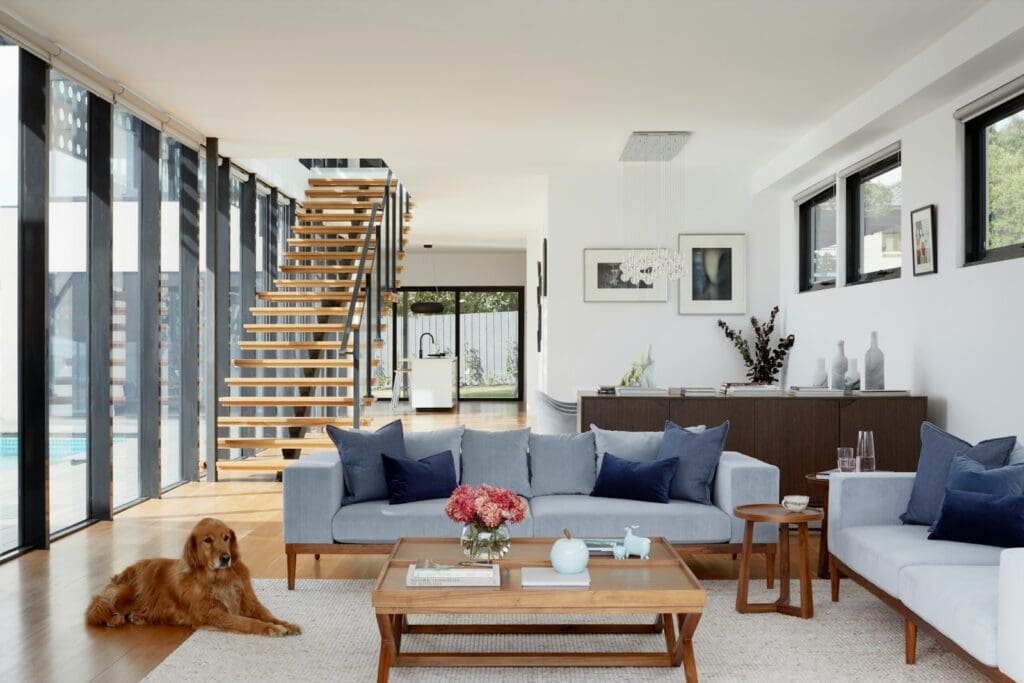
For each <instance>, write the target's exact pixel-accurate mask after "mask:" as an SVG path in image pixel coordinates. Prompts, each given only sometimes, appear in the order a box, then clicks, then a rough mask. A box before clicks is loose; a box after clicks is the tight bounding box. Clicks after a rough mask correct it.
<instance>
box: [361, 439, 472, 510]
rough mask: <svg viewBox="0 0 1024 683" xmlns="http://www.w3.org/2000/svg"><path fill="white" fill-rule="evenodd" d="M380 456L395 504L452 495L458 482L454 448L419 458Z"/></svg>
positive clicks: (389, 497)
mask: <svg viewBox="0 0 1024 683" xmlns="http://www.w3.org/2000/svg"><path fill="white" fill-rule="evenodd" d="M380 457H381V459H382V460H383V462H384V478H385V480H387V483H388V502H389V503H391V504H392V505H402V504H403V503H412V502H415V501H417V500H431V499H433V498H442V497H445V496H450V495H451V494H452V491H454V490H455V487H456V486H458V482H457V481H456V479H455V461H454V459H453V458H452V452H451V451H445V452H444V453H438V454H437V455H431V456H430V457H427V458H420V459H419V460H411V459H409V458H392V457H391V456H389V455H382V456H380Z"/></svg>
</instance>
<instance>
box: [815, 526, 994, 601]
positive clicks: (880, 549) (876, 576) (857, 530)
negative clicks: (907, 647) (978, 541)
mask: <svg viewBox="0 0 1024 683" xmlns="http://www.w3.org/2000/svg"><path fill="white" fill-rule="evenodd" d="M828 547H829V551H831V552H832V554H833V555H835V556H836V557H837V558H839V561H840V562H842V563H843V564H845V565H846V566H847V567H849V568H850V569H852V570H853V571H855V572H857V573H858V574H860V575H861V576H863V577H864V578H865V579H867V580H868V581H870V582H871V583H873V584H875V585H876V586H878V587H879V588H881V589H882V590H884V591H885V592H886V593H888V594H889V595H894V596H896V597H900V596H899V593H898V591H899V585H898V577H899V574H900V570H902V569H903V568H904V567H910V566H914V565H921V564H928V565H930V564H951V563H956V564H969V565H998V564H999V553H1000V551H1002V548H996V547H993V546H989V545H973V544H970V543H956V542H955V541H930V540H928V527H924V526H919V525H916V524H912V525H885V526H852V527H845V528H843V529H842V530H841V531H839V533H837V534H830V535H829V537H828Z"/></svg>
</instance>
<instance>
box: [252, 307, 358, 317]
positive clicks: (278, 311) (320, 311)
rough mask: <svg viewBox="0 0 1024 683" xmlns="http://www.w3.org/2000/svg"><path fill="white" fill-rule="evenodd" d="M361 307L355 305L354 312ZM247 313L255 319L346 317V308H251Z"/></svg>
mask: <svg viewBox="0 0 1024 683" xmlns="http://www.w3.org/2000/svg"><path fill="white" fill-rule="evenodd" d="M362 307H363V305H362V304H356V311H359V310H360V309H361V308H362ZM249 312H250V313H252V314H253V315H254V316H256V317H258V318H259V317H267V318H272V317H285V316H296V317H305V316H309V317H313V316H316V317H321V316H331V315H348V306H295V307H291V308H288V307H284V306H282V307H277V306H252V307H251V308H250V309H249Z"/></svg>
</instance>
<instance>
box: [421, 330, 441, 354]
mask: <svg viewBox="0 0 1024 683" xmlns="http://www.w3.org/2000/svg"><path fill="white" fill-rule="evenodd" d="M424 337H430V343H431V344H436V343H437V342H436V341H435V340H434V335H432V334H430V333H429V332H424V333H423V334H421V335H420V344H419V346H420V358H423V338H424Z"/></svg>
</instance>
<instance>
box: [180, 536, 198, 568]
mask: <svg viewBox="0 0 1024 683" xmlns="http://www.w3.org/2000/svg"><path fill="white" fill-rule="evenodd" d="M182 559H183V560H185V564H187V565H188V566H189V569H202V568H203V564H202V561H201V560H200V559H199V542H198V541H197V540H196V535H195V534H189V536H188V540H187V541H185V550H184V551H183V552H182Z"/></svg>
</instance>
